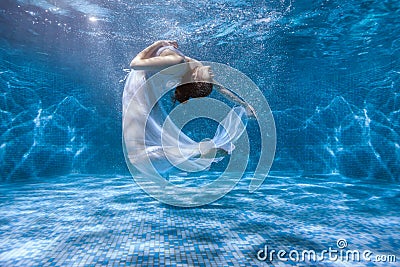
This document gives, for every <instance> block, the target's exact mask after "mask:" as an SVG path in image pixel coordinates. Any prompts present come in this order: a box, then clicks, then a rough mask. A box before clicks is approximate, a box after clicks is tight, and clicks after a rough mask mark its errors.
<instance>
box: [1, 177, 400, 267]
mask: <svg viewBox="0 0 400 267" xmlns="http://www.w3.org/2000/svg"><path fill="white" fill-rule="evenodd" d="M248 184H249V179H248V178H244V179H242V180H241V181H240V183H239V184H238V186H237V187H236V188H235V189H234V190H233V191H231V192H230V193H229V194H228V195H226V196H225V197H224V198H222V199H220V200H218V201H216V202H214V203H212V204H209V205H206V206H202V207H198V208H177V207H172V206H168V205H165V204H162V203H160V202H158V201H156V200H154V199H153V198H151V197H150V196H148V195H147V194H146V193H144V192H143V191H142V190H141V189H140V188H139V187H138V186H137V185H136V184H135V182H134V181H133V179H132V177H130V176H96V177H93V176H82V175H70V176H63V177H57V178H53V179H50V178H47V179H43V180H30V181H25V182H19V183H9V182H8V183H3V184H2V185H0V196H1V202H0V214H1V217H0V218H1V219H0V240H1V241H0V266H72V265H73V266H105V265H107V266H130V265H131V266H165V265H167V266H168V265H170V266H292V265H298V266H305V265H318V266H395V265H396V263H393V262H392V263H390V262H374V261H373V260H372V261H369V262H367V261H365V260H360V261H343V260H332V259H325V260H323V261H320V262H314V261H301V260H299V261H298V262H297V261H296V258H294V260H293V258H292V259H288V260H287V261H286V260H279V259H277V258H276V255H275V257H274V258H272V260H268V259H265V260H264V259H261V260H260V259H258V258H257V253H258V252H259V251H260V250H261V249H264V248H265V247H266V246H267V247H268V249H270V250H271V249H274V250H276V251H278V250H280V249H283V250H285V251H287V252H288V253H289V252H290V251H293V250H297V251H300V253H301V251H304V250H315V251H316V252H317V253H319V252H321V251H323V250H325V249H326V250H327V249H329V247H331V248H332V249H336V250H340V249H339V248H338V244H337V242H338V240H340V239H342V241H343V240H346V242H347V247H346V248H344V249H343V250H346V249H351V250H359V251H365V250H369V251H371V253H372V255H373V256H376V255H384V256H389V255H394V256H395V257H396V259H397V264H398V261H399V259H400V258H399V257H400V253H399V249H398V248H399V247H400V238H399V237H400V223H399V222H400V212H399V209H398V207H399V204H400V203H399V202H400V201H399V196H400V187H399V186H398V185H393V184H389V183H387V184H385V183H377V182H375V183H373V182H369V183H367V182H364V181H361V180H351V179H348V178H344V177H341V176H337V175H332V176H317V177H303V176H290V177H288V176H285V175H283V174H281V173H274V174H272V175H270V176H269V177H268V178H267V180H266V181H265V182H264V184H263V185H262V187H261V188H260V189H259V190H257V191H256V192H254V193H249V192H248V189H247V188H248ZM260 255H263V254H260ZM293 255H295V254H292V256H293ZM386 261H388V260H386Z"/></svg>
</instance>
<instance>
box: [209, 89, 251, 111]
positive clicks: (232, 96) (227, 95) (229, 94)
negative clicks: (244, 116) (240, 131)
mask: <svg viewBox="0 0 400 267" xmlns="http://www.w3.org/2000/svg"><path fill="white" fill-rule="evenodd" d="M215 89H217V91H218V92H219V93H220V94H221V95H223V96H224V97H225V98H226V99H228V100H230V101H232V102H235V103H237V104H239V105H242V106H244V107H246V106H247V104H246V102H244V101H243V100H242V99H240V98H239V97H237V96H236V95H235V94H234V93H232V92H231V91H229V90H228V89H226V88H225V87H223V86H221V85H217V86H215Z"/></svg>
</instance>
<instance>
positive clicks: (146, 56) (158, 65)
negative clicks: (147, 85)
mask: <svg viewBox="0 0 400 267" xmlns="http://www.w3.org/2000/svg"><path fill="white" fill-rule="evenodd" d="M165 45H175V44H174V42H173V41H157V42H155V43H153V44H152V45H150V46H149V47H147V48H146V49H144V50H143V51H142V52H140V53H139V54H137V56H136V57H135V58H134V59H133V60H132V61H131V64H130V66H131V68H132V69H135V70H159V69H162V68H165V67H169V66H172V65H175V64H178V63H181V62H182V60H183V58H182V57H181V56H179V55H175V54H174V55H167V56H157V57H152V55H153V54H154V52H155V51H157V50H158V49H159V48H160V47H163V46H165Z"/></svg>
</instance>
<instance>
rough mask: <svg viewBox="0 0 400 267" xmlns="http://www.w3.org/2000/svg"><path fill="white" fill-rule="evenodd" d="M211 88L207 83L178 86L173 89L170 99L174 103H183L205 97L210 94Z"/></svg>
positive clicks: (211, 85)
mask: <svg viewBox="0 0 400 267" xmlns="http://www.w3.org/2000/svg"><path fill="white" fill-rule="evenodd" d="M212 88H213V84H212V83H207V82H191V83H185V84H181V85H178V86H177V87H176V89H175V93H174V96H173V97H172V99H173V101H174V103H175V101H177V100H178V101H179V102H180V103H183V102H185V101H188V100H189V99H190V98H196V97H205V96H208V95H209V94H211V92H212Z"/></svg>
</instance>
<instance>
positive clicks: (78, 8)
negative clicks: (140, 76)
mask: <svg viewBox="0 0 400 267" xmlns="http://www.w3.org/2000/svg"><path fill="white" fill-rule="evenodd" d="M399 36H400V2H399V1H396V0H384V1H373V0H371V1H351V0H345V1H338V0H329V1H328V0H318V1H305V0H297V1H296V0H275V1H272V0H271V1H241V0H226V1H174V0H171V1H165V0H164V1H126V0H121V1H105V0H104V1H103V0H84V1H75V0H62V1H50V0H37V1H32V0H2V1H1V2H0V59H1V60H0V179H1V185H0V191H1V193H0V199H1V200H0V207H1V208H0V213H1V214H2V216H1V221H0V236H1V239H0V240H1V241H0V265H2V266H26V265H44V264H47V265H67V264H69V265H73V264H77V265H85V264H87V265H95V264H98V265H104V264H112V263H113V262H115V263H117V262H122V263H126V264H129V263H130V264H132V265H135V264H143V265H147V264H150V263H152V262H154V265H157V264H171V265H174V264H178V265H179V264H182V265H193V264H195V265H201V264H204V265H208V264H214V265H218V264H225V265H228V264H231V265H238V264H240V265H260V264H267V263H265V262H261V261H259V260H257V259H256V253H257V251H258V250H259V249H261V248H262V247H263V246H264V244H268V245H269V246H270V247H272V248H275V249H279V248H286V249H291V248H292V249H293V248H296V249H316V250H319V251H320V250H323V249H325V248H328V247H329V246H332V247H336V246H335V245H336V241H337V239H339V238H345V239H346V240H347V242H348V244H349V248H351V249H360V250H364V249H369V250H371V251H373V252H374V253H376V254H378V253H380V254H390V255H397V258H399V256H400V255H399V253H398V249H397V248H398V247H399V236H398V233H399V232H400V231H399V230H400V229H399V226H398V225H399V222H400V221H399V211H398V205H399V187H398V183H399V181H400V117H399V116H400V37H399ZM157 39H174V40H177V41H178V43H179V44H180V49H181V50H182V51H183V52H184V53H186V54H188V55H189V56H191V57H193V58H197V59H200V60H207V61H214V62H219V63H224V64H227V65H229V66H231V67H234V68H236V69H238V70H240V71H242V72H243V73H245V74H246V75H247V76H249V77H250V78H251V79H252V80H253V81H254V82H255V83H256V84H257V86H258V87H259V88H260V90H262V92H263V94H264V95H265V97H266V98H267V100H268V102H269V105H270V107H271V109H272V112H273V115H274V119H275V124H276V130H277V149H276V156H275V160H274V163H273V165H272V171H273V172H272V174H271V175H270V176H269V177H268V178H267V180H266V181H265V182H264V184H263V185H262V187H261V188H260V189H259V190H257V191H256V192H254V193H249V192H248V190H247V186H248V178H246V177H245V178H243V179H242V180H241V182H240V183H239V185H238V186H237V187H235V189H234V190H233V191H232V192H231V193H229V194H228V195H227V196H226V197H224V198H222V199H220V200H218V201H217V202H215V203H212V204H210V205H207V206H204V207H200V208H196V209H183V208H173V207H170V206H166V205H163V204H160V203H159V202H157V201H155V200H153V199H152V198H151V197H149V196H148V195H146V194H145V193H144V192H143V191H141V190H140V188H139V187H138V186H137V185H136V184H135V183H134V182H133V180H132V178H131V177H130V174H129V172H128V169H127V167H126V164H125V160H124V155H123V151H122V145H121V134H122V133H121V126H122V123H121V121H122V118H121V109H122V106H121V97H122V90H123V80H124V77H125V76H126V74H127V73H126V71H124V69H127V68H128V66H129V62H130V60H131V59H132V57H134V56H135V55H136V54H137V53H138V52H140V51H141V49H143V48H144V47H146V46H147V45H149V44H151V43H152V42H154V41H155V40H157ZM212 96H214V97H216V98H218V97H219V96H218V95H217V94H216V93H213V95H212ZM212 126H213V127H214V126H215V125H211V124H210V125H209V128H210V129H211V128H212ZM190 127H192V129H190ZM190 127H188V129H187V130H188V131H189V132H190V133H191V134H192V137H193V138H199V139H201V138H203V137H204V132H200V131H198V128H196V123H193V124H192V125H191V126H190ZM201 128H202V129H203V128H207V127H206V126H204V125H202V126H201ZM248 132H249V133H251V134H250V135H249V139H250V141H251V147H250V150H251V157H250V160H249V164H248V169H247V171H248V173H247V175H249V174H251V172H252V171H254V169H255V166H256V164H257V159H258V157H259V151H260V146H261V143H260V138H259V127H258V125H257V123H256V122H255V121H250V122H249V125H248ZM226 164H227V161H223V162H221V163H220V164H218V165H215V166H213V167H212V169H211V171H210V172H209V173H207V174H206V175H205V177H206V178H207V179H213V178H215V176H216V175H217V174H218V173H219V172H220V171H222V170H223V169H224V167H226ZM201 177H202V178H201V179H203V178H204V176H201ZM180 179H184V180H180ZM172 180H174V181H176V182H177V183H194V184H195V185H196V183H199V184H201V183H202V182H204V181H203V180H200V178H198V177H197V176H196V177H172ZM272 264H274V265H278V266H281V265H286V264H289V265H295V263H294V262H278V261H274V262H272ZM319 264H325V265H327V266H330V265H340V264H343V263H340V264H339V263H338V262H332V261H330V262H329V261H328V262H327V261H325V262H323V263H319ZM346 264H348V265H352V264H354V263H351V264H350V263H346ZM365 264H366V263H365V262H364V263H362V264H361V263H360V266H364V265H365ZM369 264H370V265H374V263H372V262H370V263H369ZM376 264H377V265H378V263H376ZM380 265H385V264H380V263H379V266H380ZM386 265H388V266H389V265H394V264H389V263H386Z"/></svg>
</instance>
